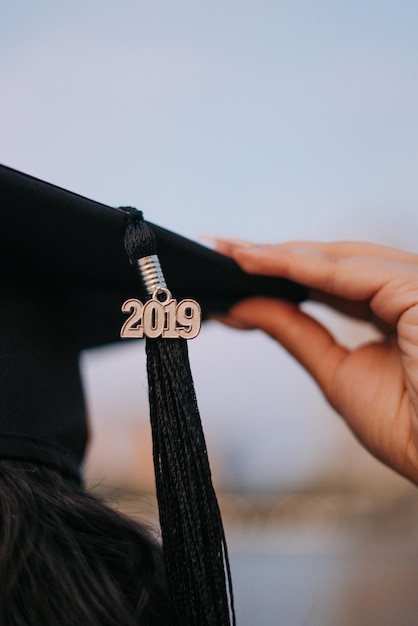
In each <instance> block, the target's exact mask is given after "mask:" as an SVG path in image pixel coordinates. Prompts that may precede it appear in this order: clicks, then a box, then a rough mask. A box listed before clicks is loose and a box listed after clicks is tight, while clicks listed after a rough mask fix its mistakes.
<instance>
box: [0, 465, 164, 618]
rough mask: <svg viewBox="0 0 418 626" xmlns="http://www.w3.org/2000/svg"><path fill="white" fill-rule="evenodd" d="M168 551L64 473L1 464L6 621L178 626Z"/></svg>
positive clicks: (2, 612) (0, 594) (0, 561)
mask: <svg viewBox="0 0 418 626" xmlns="http://www.w3.org/2000/svg"><path fill="white" fill-rule="evenodd" d="M169 613H170V609H169V602H168V597H167V592H166V587H165V576H164V566H163V559H162V552H161V548H160V547H159V545H158V543H157V542H156V541H155V540H154V539H153V538H152V535H151V533H150V531H149V530H148V529H146V528H145V527H143V526H141V525H139V524H137V523H135V522H133V521H132V520H130V519H129V518H127V517H125V516H123V515H122V514H120V513H118V512H117V511H115V510H113V509H112V508H110V507H109V506H107V505H106V504H104V502H102V501H101V500H100V499H99V498H98V497H96V496H94V495H92V494H91V493H88V492H86V491H84V490H83V489H81V488H80V487H77V486H75V485H73V484H72V483H71V482H69V481H67V480H66V479H65V478H64V477H63V476H61V475H60V473H58V472H57V471H56V470H53V469H50V468H48V467H44V466H36V465H34V464H31V463H25V462H16V461H4V460H2V461H0V623H1V624H5V625H9V624H10V625H12V624H19V625H20V626H26V625H27V626H38V625H39V626H45V625H46V624H48V626H66V625H68V626H69V625H70V624H71V625H75V624H77V625H80V626H84V625H87V624H88V626H121V625H122V624H123V626H138V625H140V626H157V625H158V626H160V625H166V624H169V623H170V619H169Z"/></svg>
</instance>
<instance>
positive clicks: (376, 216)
mask: <svg viewBox="0 0 418 626" xmlns="http://www.w3.org/2000/svg"><path fill="white" fill-rule="evenodd" d="M417 32H418V4H417V3H416V2H412V1H406V0H400V1H398V2H397V3H394V2H385V1H380V2H377V1H371V0H363V1H362V2H360V1H358V0H355V1H351V2H350V3H347V2H342V1H335V2H330V1H328V2H320V1H316V0H313V1H308V0H305V1H302V2H290V1H286V2H283V1H267V0H258V1H257V2H256V1H243V0H241V1H237V0H231V1H227V0H224V1H223V2H220V1H219V0H217V1H212V2H210V3H209V2H206V3H205V2H199V3H198V2H191V1H190V0H189V1H186V0H183V1H177V2H169V1H167V0H164V1H153V2H149V1H148V2H142V1H140V0H136V1H135V2H134V1H127V0H121V1H119V2H109V1H107V0H100V1H99V0H92V1H88V2H85V1H83V2H81V1H79V0H75V1H73V2H71V3H57V2H52V1H51V0H49V1H46V0H45V1H42V0H40V1H39V2H37V3H33V2H29V1H26V2H21V1H19V0H13V1H10V0H7V1H5V2H3V4H2V18H1V22H0V70H1V85H2V86H1V94H2V95H1V101H0V110H1V116H0V151H1V160H2V162H3V163H5V164H7V165H11V166H13V167H16V168H17V169H20V170H23V171H26V172H27V173H30V174H33V175H35V176H39V177H40V178H43V179H45V180H48V181H50V182H53V183H56V184H59V185H61V186H64V187H66V188H69V189H71V190H73V191H76V192H78V193H81V194H84V195H87V196H89V197H92V198H95V199H97V200H101V201H103V202H105V203H108V204H114V205H120V204H134V205H136V206H138V207H140V208H142V209H143V210H144V212H145V215H146V217H147V218H148V219H149V220H151V221H154V222H158V223H160V224H162V225H164V226H166V227H168V228H171V229H173V230H176V231H178V232H181V233H183V234H185V235H188V236H191V237H196V236H198V235H200V234H221V235H233V236H238V237H243V238H248V239H256V240H259V241H262V240H269V241H274V240H283V239H287V238H298V239H299V238H313V239H327V240H329V239H349V238H354V239H372V240H374V241H379V242H383V243H388V244H392V245H397V246H403V247H406V248H409V249H412V250H416V249H417V247H418V244H417V235H416V233H417V230H418V229H417V226H418V211H417V204H418V185H417V171H418V116H417V109H418V81H417V76H418V46H417V42H416V39H417ZM332 323H333V324H335V327H336V330H337V332H343V331H344V329H346V326H344V324H343V322H342V321H341V320H339V319H338V320H337V321H335V322H332ZM350 329H351V327H350V328H349V329H348V332H350V333H351V334H352V333H353V332H354V331H352V329H351V330H350ZM356 332H357V331H356ZM213 346H215V347H216V349H215V350H212V347H213ZM191 350H192V356H193V359H194V360H195V365H194V370H195V377H196V379H197V385H198V387H199V390H200V395H201V396H202V402H203V405H204V408H205V411H206V413H207V414H208V418H207V419H208V422H209V423H208V430H209V435H210V437H212V438H213V439H214V440H218V441H222V442H223V443H222V446H223V448H225V450H226V451H227V452H226V454H227V455H230V457H231V458H232V457H233V455H234V454H235V455H236V456H237V458H238V457H239V458H240V459H241V460H240V461H239V462H238V461H237V463H238V465H239V463H241V464H242V467H243V469H242V472H244V474H245V471H247V473H248V480H250V477H251V476H252V477H254V475H255V476H256V479H254V478H253V480H255V482H257V481H259V482H262V481H263V480H264V478H266V480H267V479H270V478H271V476H275V475H277V476H289V477H290V478H289V480H291V478H292V476H297V475H298V472H299V471H302V473H303V471H304V472H310V471H311V468H312V466H313V465H312V464H314V463H317V462H319V461H320V460H321V459H323V456H324V454H323V452H324V446H325V447H326V449H327V450H329V449H330V445H331V444H332V442H333V441H334V439H333V438H338V437H341V436H342V435H341V432H342V431H341V427H340V425H339V423H338V425H337V424H336V422H335V421H333V416H332V417H331V416H330V415H329V413H328V411H327V409H326V408H325V406H324V405H323V404H321V400H320V399H319V397H318V396H317V395H316V391H315V389H314V387H313V386H312V385H311V384H310V383H309V381H308V380H307V378H306V377H305V375H304V374H303V373H301V372H300V370H299V369H298V368H297V366H295V365H294V364H293V362H292V361H291V360H290V359H288V357H287V356H286V355H284V354H283V353H282V351H281V350H280V349H278V348H276V347H275V346H273V344H271V345H270V343H269V342H267V340H265V339H264V338H261V337H259V336H258V335H252V336H251V337H246V336H244V335H243V334H239V333H238V334H237V333H233V332H232V331H225V330H224V329H218V328H216V327H210V328H209V329H208V330H207V332H206V333H203V335H202V338H201V339H199V340H197V341H196V344H195V345H194V346H193V348H192V349H191ZM224 351H225V353H223V352H224ZM112 355H114V352H112ZM220 355H222V356H220ZM121 358H122V361H121V362H122V363H123V359H124V358H125V359H126V358H127V357H121ZM130 358H131V357H129V359H130ZM92 359H93V360H95V357H92ZM109 359H110V360H111V361H113V360H114V358H113V356H112V357H109ZM260 363H262V365H260ZM254 364H257V367H255V368H254V367H253V365H254ZM88 367H90V366H88ZM99 367H103V366H99ZM109 367H110V366H109ZM121 367H123V366H120V365H118V366H116V369H118V370H119V369H120V368H121ZM89 371H90V370H89ZM261 374H262V375H261ZM88 375H89V374H88ZM114 375H115V372H114V371H113V373H112V374H108V376H112V377H113V376H114ZM95 376H96V375H95V374H92V375H91V379H93V378H95ZM225 379H228V380H230V381H231V382H230V384H229V385H228V388H225V389H223V396H224V397H223V398H222V402H221V403H220V404H218V402H217V401H215V399H214V395H215V396H216V397H219V392H218V391H217V392H216V393H215V394H213V387H212V384H216V385H218V386H219V385H220V386H221V388H222V385H223V381H224V380H225ZM99 386H101V387H103V385H99ZM242 389H248V390H249V391H248V394H245V393H244V394H243V393H242ZM299 389H303V394H302V395H303V397H301V394H300V393H298V390H299ZM277 394H279V396H280V402H279V404H280V406H281V407H284V410H283V411H281V410H280V409H278V406H277V405H278V402H277ZM296 395H298V397H297V398H296V397H295V396H296ZM127 396H129V393H127ZM118 401H119V402H121V400H120V398H119V400H118ZM312 407H314V409H312ZM257 411H260V412H261V414H262V420H263V426H264V427H265V428H264V429H263V430H264V431H265V432H264V434H262V433H261V432H259V430H260V429H258V425H257V420H254V414H256V413H257ZM202 412H203V411H202ZM312 413H314V417H312V415H311V414H312ZM257 419H258V420H259V419H260V417H259V416H257ZM318 433H319V434H318ZM272 435H273V436H272ZM276 441H277V445H276V443H275V442H276ZM312 441H315V442H316V443H315V445H314V446H313V447H314V450H313V451H309V453H306V454H305V452H304V453H303V454H301V455H298V447H301V448H302V450H304V451H305V450H306V449H307V448H308V447H309V448H312ZM335 441H336V439H335ZM330 442H331V444H330ZM315 446H316V447H315ZM240 455H241V456H240ZM260 456H261V457H262V458H263V460H262V461H260ZM302 457H303V458H302ZM305 457H306V458H305ZM234 458H235V457H234ZM306 459H307V460H306ZM246 468H247V469H246ZM301 468H302V469H301ZM257 477H258V478H257ZM263 477H264V478H263Z"/></svg>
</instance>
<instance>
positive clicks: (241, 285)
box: [0, 166, 306, 477]
mask: <svg viewBox="0 0 418 626" xmlns="http://www.w3.org/2000/svg"><path fill="white" fill-rule="evenodd" d="M0 199H1V205H0V281H1V292H0V366H1V372H0V456H3V457H7V458H19V459H26V460H31V461H35V462H40V463H45V464H48V465H52V466H54V467H57V468H58V469H60V470H61V471H64V472H67V473H69V474H70V475H72V476H74V477H77V475H78V471H77V467H78V465H79V463H80V462H81V459H82V456H83V451H84V447H85V441H86V426H85V417H84V406H83V396H82V389H81V383H80V376H79V371H78V354H79V352H80V350H82V349H85V348H90V347H94V346H99V345H103V344H107V343H112V342H116V341H119V339H120V338H119V333H120V327H121V324H122V323H123V321H124V319H125V316H124V315H123V314H122V313H121V310H120V307H121V304H122V303H123V302H124V301H125V300H126V299H128V298H132V297H135V298H140V299H141V298H142V297H144V295H145V294H143V293H141V287H140V282H139V281H138V277H137V275H136V271H135V269H134V268H133V267H132V266H131V265H130V263H129V260H128V258H127V256H126V253H125V249H124V234H125V226H126V211H125V210H124V209H122V208H111V207H108V206H106V205H103V204H100V203H97V202H94V201H92V200H89V199H87V198H83V197H82V196H79V195H77V194H74V193H71V192H69V191H66V190H64V189H61V188H59V187H56V186H54V185H51V184H49V183H45V182H43V181H40V180H38V179H36V178H33V177H31V176H28V175H26V174H23V173H21V172H18V171H16V170H13V169H10V168H8V167H5V166H0ZM152 229H153V231H154V233H155V236H156V241H157V251H158V255H159V257H160V261H161V265H162V268H163V271H164V274H165V277H166V280H167V283H168V285H169V286H170V290H171V292H172V294H173V297H175V298H177V299H178V300H181V299H182V298H185V297H188V298H193V299H195V300H197V301H198V302H199V303H200V305H201V307H202V310H203V313H204V315H206V316H207V315H208V314H210V313H213V312H225V311H227V310H228V308H229V307H230V306H231V305H232V304H233V303H234V302H237V301H239V300H241V299H243V298H246V297H249V296H251V295H273V296H280V297H283V298H287V299H290V300H293V301H301V300H303V299H304V298H305V297H306V290H305V288H304V287H301V286H300V285H295V284H294V283H291V282H289V281H285V280H281V279H276V278H266V277H259V276H249V275H247V274H245V273H244V272H242V271H241V270H240V269H239V268H238V266H237V265H236V264H235V263H234V262H233V261H232V260H231V259H228V258H226V257H224V256H222V255H220V254H218V253H216V252H214V251H212V250H209V249H207V248H205V247H203V246H200V245H199V244H197V243H195V242H192V241H189V240H187V239H185V238H183V237H180V236H179V235H176V234H174V233H172V232H169V231H167V230H165V229H163V228H160V227H159V226H156V225H152ZM218 230H219V231H220V232H221V231H222V225H219V227H218Z"/></svg>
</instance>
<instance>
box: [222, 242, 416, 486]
mask: <svg viewBox="0 0 418 626" xmlns="http://www.w3.org/2000/svg"><path fill="white" fill-rule="evenodd" d="M215 241H216V249H217V250H218V251H219V252H221V253H223V254H226V255H227V256H229V257H231V258H233V259H234V260H235V261H236V262H237V263H238V264H239V265H240V267H241V268H242V269H243V270H245V271H246V272H248V273H251V274H263V275H269V276H281V277H285V278H289V279H291V280H293V281H296V282H299V283H302V284H304V285H306V286H307V287H308V288H310V299H311V300H315V301H319V302H322V303H325V304H326V305H328V306H329V307H331V308H334V309H336V310H338V311H342V312H343V313H346V314H347V315H349V316H351V317H354V318H357V319H364V320H368V321H370V322H372V323H373V324H374V325H375V326H376V327H377V328H378V329H379V331H380V332H381V338H380V339H379V340H377V341H373V342H370V343H367V344H365V345H362V346H360V347H357V348H355V349H348V348H347V347H345V346H343V345H341V344H340V343H338V342H337V341H336V340H335V338H334V337H333V336H332V334H331V333H330V331H329V330H328V329H327V328H326V327H325V326H324V325H322V324H321V323H319V322H318V321H317V320H316V319H314V318H313V317H312V316H311V315H309V314H307V313H306V312H305V311H303V310H301V308H300V307H299V306H297V305H294V304H292V303H289V302H284V301H281V300H276V299H272V298H264V297H263V298H252V299H249V300H246V301H243V302H240V303H238V304H236V305H235V306H233V307H232V309H231V310H230V311H229V313H228V315H227V316H226V317H222V318H221V321H223V322H224V323H226V324H229V325H231V326H235V327H238V328H243V329H250V328H259V329H261V330H263V331H264V332H266V333H267V334H268V335H270V336H271V337H272V338H273V339H275V340H277V341H278V342H279V343H281V344H282V345H283V346H284V347H285V348H286V349H287V350H288V351H289V352H290V354H292V355H293V356H294V357H295V358H296V359H297V360H298V361H299V362H300V363H301V364H302V365H303V366H304V367H305V368H306V370H307V371H308V372H309V373H310V374H311V375H312V376H313V378H314V379H315V380H316V382H317V383H318V385H319V387H320V388H321V389H322V392H323V393H324V395H325V397H326V398H327V400H328V401H329V402H330V404H331V405H332V406H333V407H334V408H335V409H336V410H337V411H338V412H339V413H340V415H341V416H342V417H343V418H344V419H345V421H346V422H347V424H348V426H349V427H350V428H351V429H352V431H353V432H354V433H355V435H356V436H357V438H358V439H359V440H360V442H361V443H362V444H363V445H364V446H365V447H366V448H367V449H368V450H369V451H370V452H371V453H372V454H373V455H374V456H376V457H377V458H378V459H380V460H381V461H382V462H383V463H385V464H386V465H388V466H389V467H391V468H393V469H394V470H396V471H397V472H399V473H400V474H402V475H403V476H405V477H406V478H408V479H410V480H411V481H413V482H415V483H418V255H416V254H412V253H409V252H405V251H402V250H397V249H394V248H389V247H386V246H380V245H376V244H371V243H359V242H336V243H315V242H306V241H295V242H290V243H283V244H277V245H257V246H255V245H252V244H249V243H247V242H240V241H236V240H230V239H216V240H215Z"/></svg>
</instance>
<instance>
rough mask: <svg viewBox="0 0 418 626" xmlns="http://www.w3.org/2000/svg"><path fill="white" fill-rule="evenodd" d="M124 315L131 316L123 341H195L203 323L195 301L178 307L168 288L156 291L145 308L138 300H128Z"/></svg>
mask: <svg viewBox="0 0 418 626" xmlns="http://www.w3.org/2000/svg"><path fill="white" fill-rule="evenodd" d="M122 311H123V312H124V313H130V316H129V317H128V319H127V320H126V322H125V323H124V324H123V326H122V329H121V331H120V336H121V337H122V338H137V339H140V338H142V337H144V336H145V337H149V338H151V339H155V338H156V337H163V338H165V339H179V338H181V339H194V337H197V335H198V334H199V331H200V327H201V323H202V311H201V308H200V306H199V304H198V303H197V302H196V301H195V300H189V299H185V300H181V301H180V302H179V303H177V301H176V300H174V299H173V298H172V296H171V293H170V291H169V290H168V289H164V288H159V289H156V290H155V291H154V293H153V295H152V298H151V299H150V300H147V302H145V304H143V303H142V302H141V301H140V300H137V299H136V298H130V299H129V300H126V301H125V302H124V303H123V304H122Z"/></svg>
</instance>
